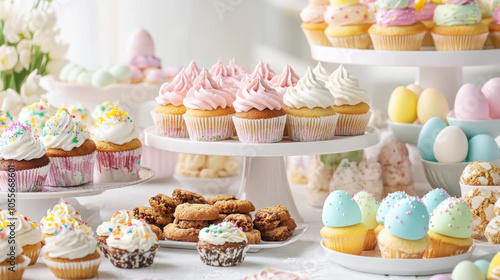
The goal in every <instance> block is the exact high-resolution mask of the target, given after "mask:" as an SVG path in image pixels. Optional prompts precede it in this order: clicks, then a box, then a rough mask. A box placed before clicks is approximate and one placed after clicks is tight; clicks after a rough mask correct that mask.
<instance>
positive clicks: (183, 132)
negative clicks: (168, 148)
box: [151, 111, 188, 138]
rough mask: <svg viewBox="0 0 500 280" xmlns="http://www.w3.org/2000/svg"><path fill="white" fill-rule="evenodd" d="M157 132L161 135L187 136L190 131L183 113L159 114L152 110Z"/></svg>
mask: <svg viewBox="0 0 500 280" xmlns="http://www.w3.org/2000/svg"><path fill="white" fill-rule="evenodd" d="M151 116H152V117H153V121H154V123H155V129H156V133H157V134H158V135H161V136H168V137H174V138H187V137H188V132H187V128H186V123H185V122H184V119H183V118H182V115H172V114H157V113H155V112H154V111H152V112H151Z"/></svg>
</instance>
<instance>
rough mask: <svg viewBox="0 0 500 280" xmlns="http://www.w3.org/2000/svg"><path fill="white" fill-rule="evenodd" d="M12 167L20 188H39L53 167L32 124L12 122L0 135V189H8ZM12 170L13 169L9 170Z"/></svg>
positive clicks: (19, 190)
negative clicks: (35, 135) (33, 130)
mask: <svg viewBox="0 0 500 280" xmlns="http://www.w3.org/2000/svg"><path fill="white" fill-rule="evenodd" d="M12 168H13V170H14V173H15V178H16V184H15V189H16V191H18V192H39V191H42V187H43V184H44V182H45V179H46V178H47V174H48V173H49V170H50V159H49V157H47V155H46V153H45V148H44V147H43V144H42V143H41V142H40V141H38V139H36V138H35V137H34V136H33V134H32V132H31V128H30V127H29V126H26V125H24V124H21V123H20V122H13V123H12V124H11V125H9V127H8V128H7V129H6V130H5V131H4V132H3V133H2V136H1V137H0V190H2V191H4V192H7V191H8V189H9V188H8V186H9V184H8V182H10V181H9V178H10V176H11V175H10V174H11V171H12ZM9 170H11V171H9Z"/></svg>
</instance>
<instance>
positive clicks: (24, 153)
mask: <svg viewBox="0 0 500 280" xmlns="http://www.w3.org/2000/svg"><path fill="white" fill-rule="evenodd" d="M44 155H45V148H44V147H43V144H42V143H41V142H40V141H38V139H36V138H35V137H34V136H33V135H32V134H31V128H30V127H29V126H26V125H23V124H21V123H20V122H13V123H11V124H10V125H9V127H7V129H6V130H5V131H4V132H3V133H2V137H0V159H6V160H8V159H12V160H32V159H37V158H41V157H43V156H44Z"/></svg>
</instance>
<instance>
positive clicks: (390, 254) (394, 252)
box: [378, 243, 426, 259]
mask: <svg viewBox="0 0 500 280" xmlns="http://www.w3.org/2000/svg"><path fill="white" fill-rule="evenodd" d="M378 247H379V248H380V254H381V255H382V258H384V259H421V258H422V257H423V255H424V252H425V249H426V248H424V250H413V251H404V250H402V249H400V248H392V247H387V246H384V245H383V244H381V243H379V244H378Z"/></svg>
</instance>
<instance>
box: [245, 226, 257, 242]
mask: <svg viewBox="0 0 500 280" xmlns="http://www.w3.org/2000/svg"><path fill="white" fill-rule="evenodd" d="M245 234H246V235H247V239H248V244H260V231H258V230H256V229H253V230H251V231H248V232H245Z"/></svg>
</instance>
